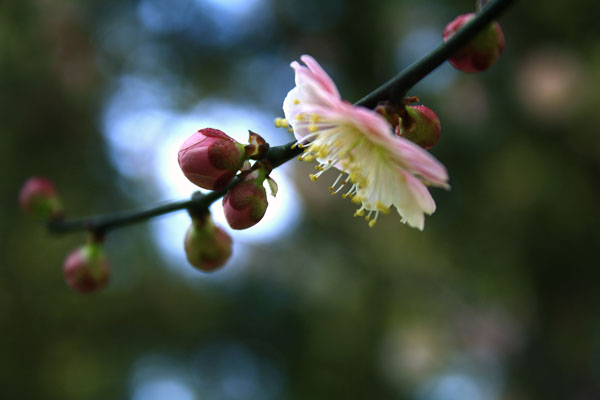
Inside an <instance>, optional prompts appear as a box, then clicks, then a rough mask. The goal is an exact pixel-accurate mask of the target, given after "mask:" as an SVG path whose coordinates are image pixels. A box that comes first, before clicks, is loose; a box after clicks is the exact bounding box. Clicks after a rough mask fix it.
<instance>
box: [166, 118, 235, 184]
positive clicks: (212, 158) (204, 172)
mask: <svg viewBox="0 0 600 400" xmlns="http://www.w3.org/2000/svg"><path fill="white" fill-rule="evenodd" d="M245 153H246V151H245V149H244V146H243V145H242V144H240V143H238V142H237V141H235V140H233V139H232V138H230V137H229V136H227V135H226V134H225V133H223V132H222V131H220V130H218V129H212V128H205V129H201V130H199V131H198V132H196V133H194V134H193V135H192V136H190V137H189V138H188V139H187V140H186V141H185V142H184V143H183V144H182V145H181V148H180V149H179V155H178V161H179V166H180V167H181V170H182V171H183V174H184V175H185V176H186V178H188V179H189V180H190V181H191V182H192V183H194V184H196V185H198V186H200V187H201V188H204V189H210V190H221V189H224V188H225V187H226V186H227V185H228V184H229V183H230V182H231V180H232V179H233V177H234V176H235V174H236V172H237V171H238V170H239V169H240V168H241V167H242V164H243V163H244V159H245Z"/></svg>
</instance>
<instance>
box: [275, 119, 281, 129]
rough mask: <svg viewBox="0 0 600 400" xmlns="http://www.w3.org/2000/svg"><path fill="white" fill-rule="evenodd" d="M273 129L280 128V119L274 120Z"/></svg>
mask: <svg viewBox="0 0 600 400" xmlns="http://www.w3.org/2000/svg"><path fill="white" fill-rule="evenodd" d="M275 127H276V128H281V118H275Z"/></svg>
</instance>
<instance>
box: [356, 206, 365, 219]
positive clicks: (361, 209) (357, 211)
mask: <svg viewBox="0 0 600 400" xmlns="http://www.w3.org/2000/svg"><path fill="white" fill-rule="evenodd" d="M363 215H365V207H364V206H363V207H361V208H359V209H358V210H356V212H355V213H354V216H355V217H362V216H363Z"/></svg>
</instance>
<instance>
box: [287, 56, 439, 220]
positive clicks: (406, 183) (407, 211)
mask: <svg viewBox="0 0 600 400" xmlns="http://www.w3.org/2000/svg"><path fill="white" fill-rule="evenodd" d="M301 60H302V61H303V62H304V64H306V66H303V65H301V64H299V63H298V62H296V61H294V62H292V63H291V67H292V68H293V69H294V71H295V81H296V86H295V87H294V88H293V89H292V90H290V92H289V93H288V95H287V96H286V98H285V100H284V101H283V111H284V114H285V118H286V123H289V125H291V127H292V128H293V132H294V136H295V137H296V140H297V142H296V145H297V146H300V147H302V148H304V153H303V154H302V155H301V156H300V157H299V158H300V159H301V160H303V161H313V160H315V159H316V160H317V161H318V165H317V166H316V167H315V168H316V169H317V170H318V172H317V173H315V174H311V175H310V177H311V179H312V180H317V179H318V178H319V176H321V175H322V174H323V173H324V172H325V171H327V170H329V169H331V168H335V169H337V170H339V171H340V174H339V175H338V177H337V179H335V181H334V183H333V185H331V186H330V187H329V189H330V190H331V191H332V194H336V193H339V192H340V191H342V190H343V189H344V188H346V189H347V190H346V191H345V192H344V193H343V194H342V197H344V198H351V199H352V201H353V202H354V203H355V204H357V205H359V206H360V207H359V208H358V210H357V211H356V213H355V214H354V215H355V216H364V217H365V219H366V220H367V221H369V226H371V227H372V226H374V225H375V222H376V221H377V217H378V216H379V214H380V213H388V212H389V211H390V208H391V207H392V206H394V207H395V208H396V210H397V211H398V213H399V214H400V216H401V217H402V222H404V223H408V224H409V225H410V226H412V227H415V228H418V229H420V230H422V229H423V227H424V224H425V217H424V214H432V213H433V212H434V211H435V208H436V206H435V202H434V200H433V198H432V197H431V195H430V193H429V191H428V189H427V187H426V185H433V186H438V187H443V188H449V186H448V184H447V181H448V174H447V172H446V169H445V167H444V166H443V165H442V164H441V163H440V162H439V161H437V160H436V159H435V158H434V157H433V156H432V155H431V154H429V153H428V152H427V151H425V150H424V149H422V148H421V147H419V146H418V145H416V144H415V143H413V142H411V141H409V140H407V139H404V138H402V137H399V136H396V135H394V133H393V130H392V127H391V125H390V124H389V123H388V122H387V121H386V120H385V119H384V118H383V117H382V116H381V115H379V114H377V113H376V112H374V111H371V110H369V109H367V108H364V107H360V106H353V105H351V104H350V103H348V102H346V101H343V100H342V98H341V96H340V94H339V92H338V89H337V87H336V85H335V83H334V82H333V81H332V80H331V78H330V77H329V75H327V73H326V72H325V71H324V70H323V68H321V66H320V65H319V64H318V63H317V61H316V60H315V59H313V58H312V57H310V56H308V55H304V56H302V57H301Z"/></svg>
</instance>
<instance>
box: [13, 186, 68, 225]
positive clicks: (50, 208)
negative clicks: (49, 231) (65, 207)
mask: <svg viewBox="0 0 600 400" xmlns="http://www.w3.org/2000/svg"><path fill="white" fill-rule="evenodd" d="M19 205H20V206H21V208H22V209H23V211H25V212H26V213H27V214H30V215H32V216H34V217H36V218H41V219H48V218H56V217H58V216H60V215H61V214H62V207H61V205H60V200H59V198H58V195H57V193H56V189H55V188H54V184H53V183H52V182H51V181H50V180H48V179H46V178H40V177H32V178H29V179H28V180H27V181H26V182H25V184H24V185H23V187H22V188H21V191H20V192H19Z"/></svg>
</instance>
